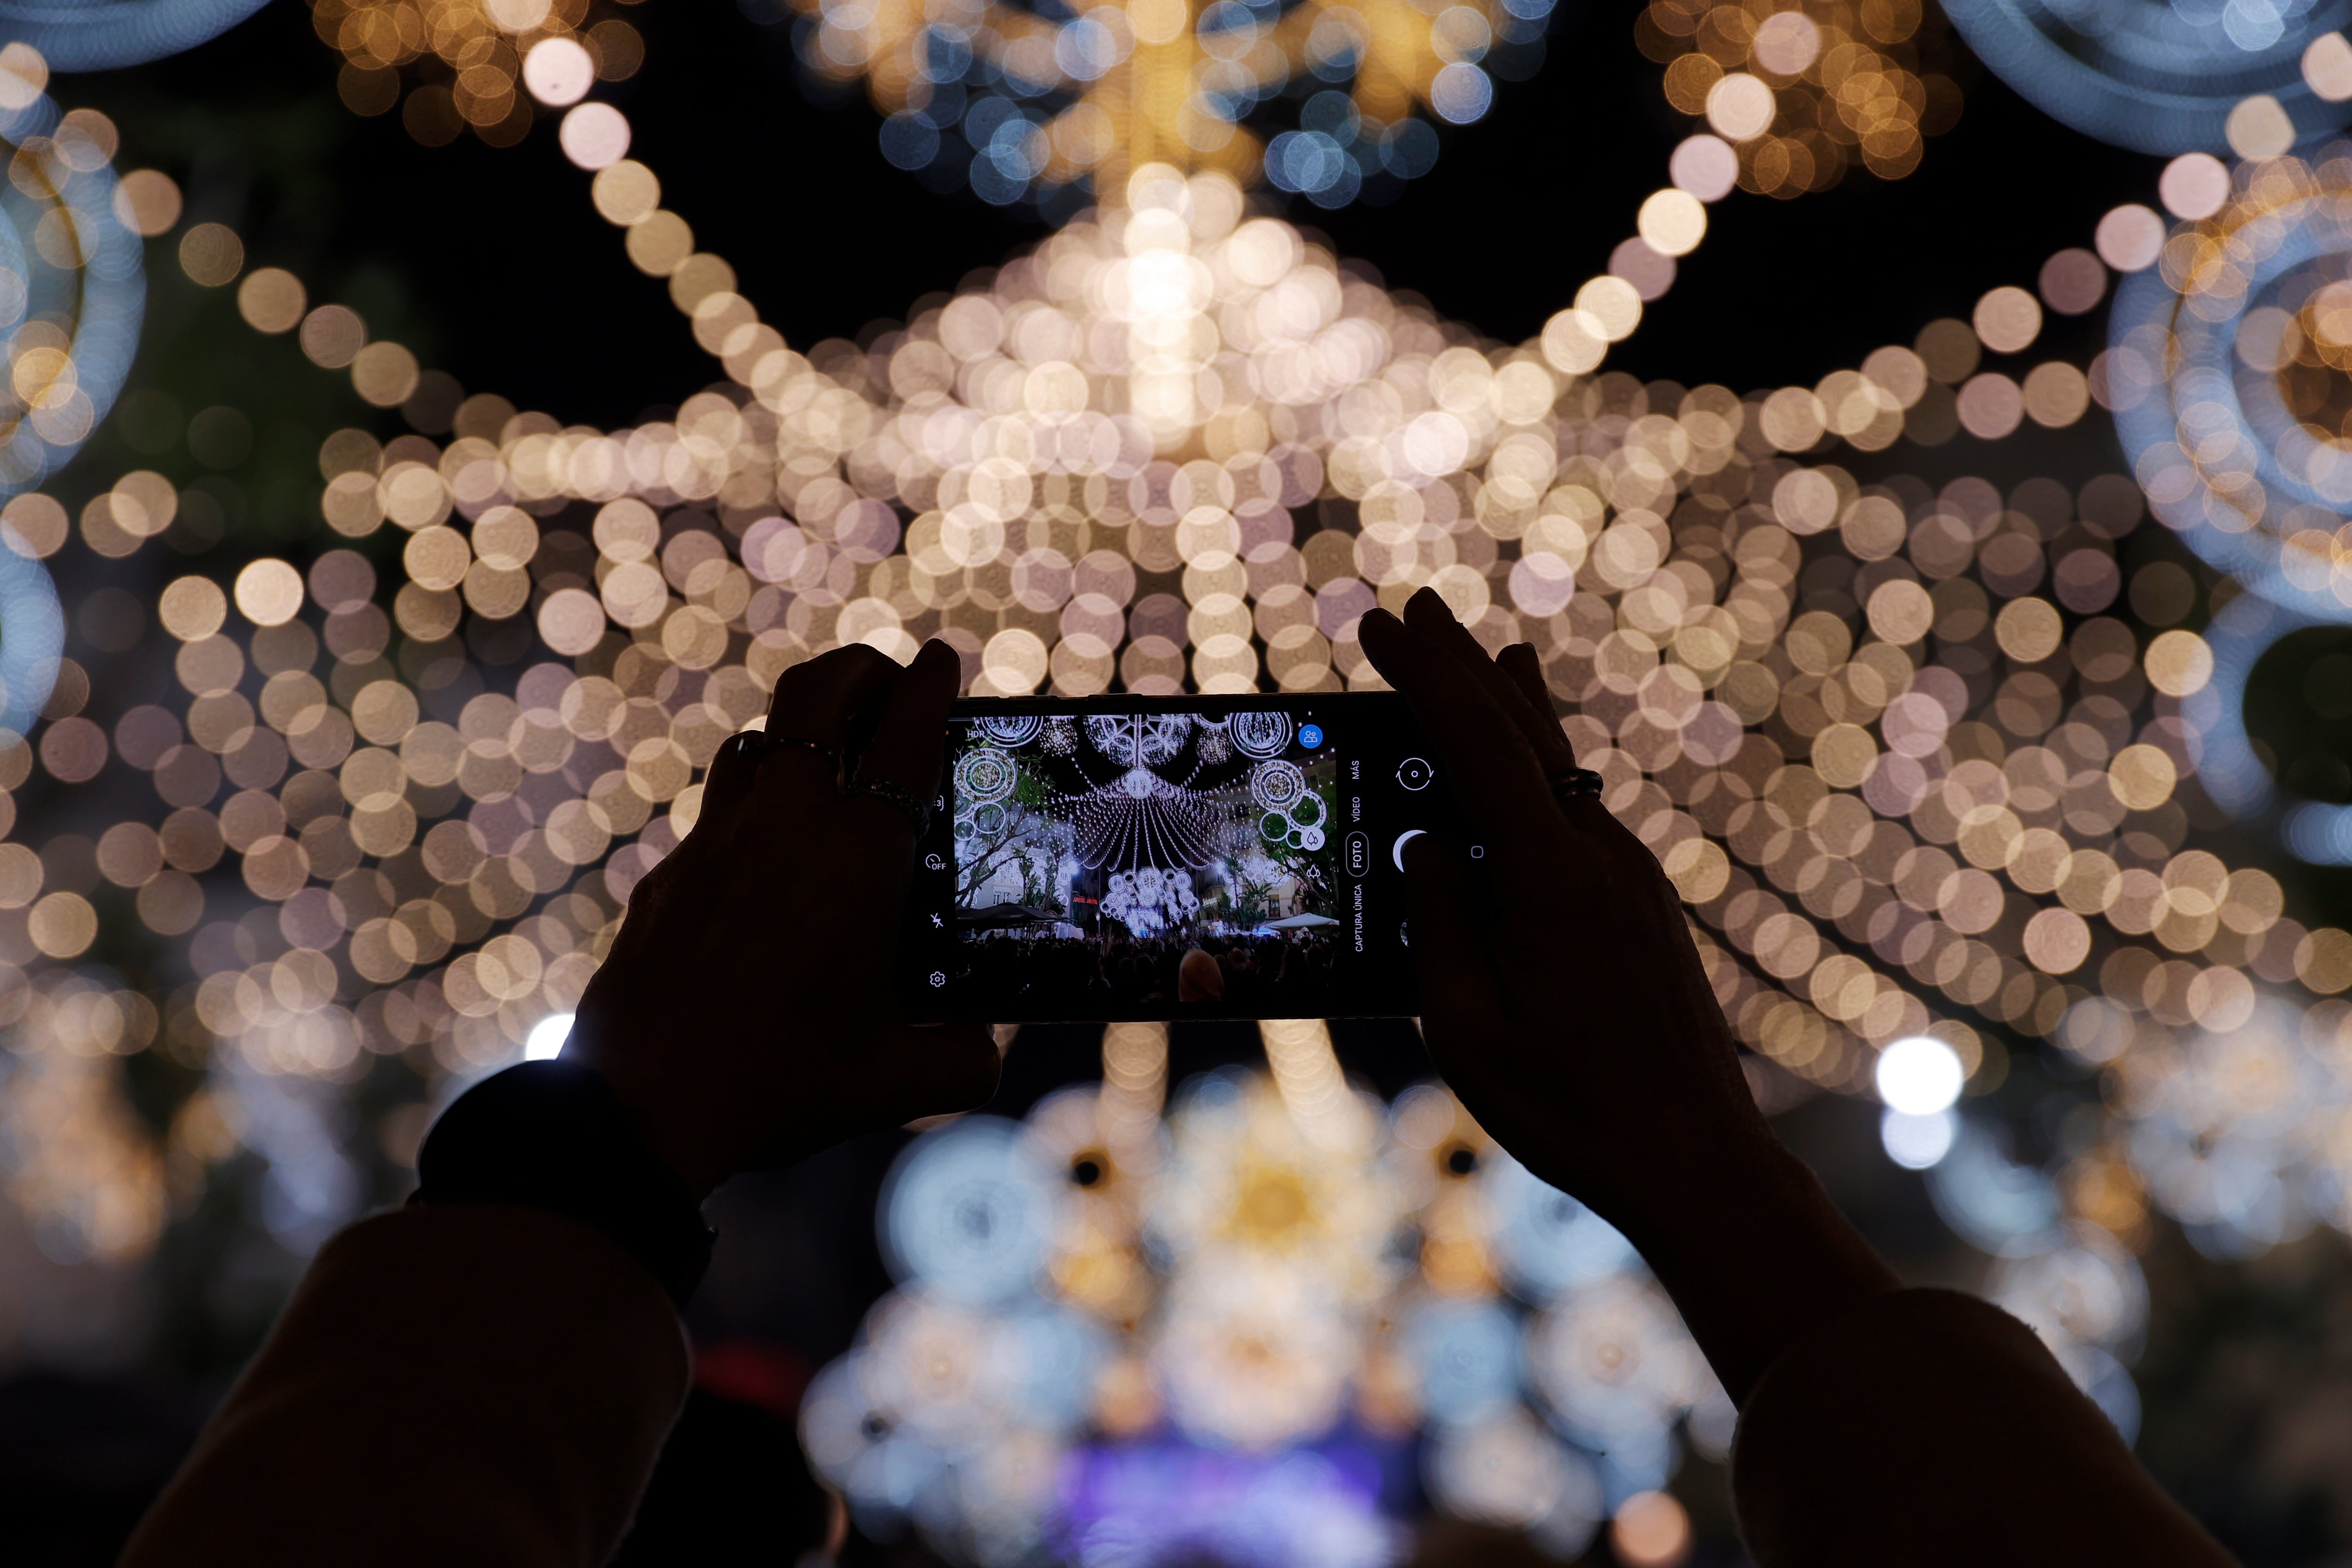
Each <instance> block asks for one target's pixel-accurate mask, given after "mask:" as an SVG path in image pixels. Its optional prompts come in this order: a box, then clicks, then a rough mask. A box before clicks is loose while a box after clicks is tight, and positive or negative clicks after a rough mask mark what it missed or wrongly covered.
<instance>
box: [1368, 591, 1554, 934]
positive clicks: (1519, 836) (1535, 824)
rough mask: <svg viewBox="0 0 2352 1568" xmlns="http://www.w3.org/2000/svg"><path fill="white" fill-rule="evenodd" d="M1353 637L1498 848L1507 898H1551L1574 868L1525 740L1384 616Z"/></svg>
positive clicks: (1454, 671) (1453, 669)
mask: <svg viewBox="0 0 2352 1568" xmlns="http://www.w3.org/2000/svg"><path fill="white" fill-rule="evenodd" d="M1358 636H1359V637H1360V638H1361V639H1362V644H1363V648H1364V652H1365V654H1366V656H1367V657H1369V658H1370V659H1371V661H1372V664H1373V667H1374V668H1377V669H1379V671H1380V672H1381V675H1382V676H1383V677H1384V678H1386V679H1387V680H1388V682H1389V684H1390V685H1391V686H1393V687H1395V688H1396V689H1397V690H1399V691H1401V692H1402V693H1403V694H1404V697H1405V700H1407V701H1408V702H1410V703H1411V704H1412V711H1413V716H1414V717H1415V718H1416V719H1418V720H1419V721H1420V722H1421V726H1422V728H1423V730H1424V731H1427V732H1428V735H1429V738H1430V741H1431V742H1432V743H1433V744H1434V745H1435V746H1436V747H1437V750H1438V752H1439V754H1440V755H1441V756H1443V757H1444V759H1445V761H1446V763H1447V766H1448V767H1449V768H1450V769H1451V770H1452V773H1453V778H1452V787H1453V789H1454V794H1455V795H1456V796H1457V797H1458V798H1459V799H1460V800H1461V802H1462V804H1463V805H1464V806H1465V808H1467V810H1468V811H1469V813H1470V815H1471V816H1472V817H1473V818H1475V820H1476V822H1477V824H1478V826H1479V828H1480V831H1481V834H1482V836H1483V837H1485V839H1486V842H1487V843H1488V844H1489V845H1491V846H1493V847H1495V848H1496V852H1497V853H1496V856H1495V863H1496V876H1497V877H1498V878H1500V879H1503V880H1505V881H1506V882H1507V883H1508V884H1509V885H1510V887H1511V889H1512V891H1513V892H1514V893H1516V894H1520V895H1524V896H1528V897H1533V898H1538V899H1549V898H1550V897H1552V896H1554V893H1547V892H1546V891H1545V888H1546V886H1547V884H1549V886H1550V887H1551V888H1552V889H1554V892H1555V893H1556V890H1557V889H1558V887H1559V886H1560V885H1561V884H1560V882H1559V879H1562V878H1565V877H1568V876H1569V875H1570V874H1571V873H1572V871H1573V868H1572V867H1571V866H1570V865H1569V864H1568V863H1567V855H1566V850H1567V848H1568V846H1569V836H1568V834H1567V832H1566V831H1565V829H1566V824H1565V823H1564V822H1563V821H1562V819H1561V817H1560V814H1559V811H1558V810H1556V809H1555V808H1554V806H1553V803H1552V795H1551V788H1550V786H1549V784H1546V783H1545V782H1544V775H1543V768H1542V765H1541V764H1540V763H1538V761H1537V758H1536V753H1535V750H1534V748H1533V747H1532V746H1531V745H1530V744H1529V743H1528V738H1527V736H1526V734H1525V733H1524V732H1523V731H1521V730H1520V728H1519V727H1518V725H1517V724H1516V723H1514V722H1512V721H1511V720H1510V719H1509V717H1508V716H1507V715H1506V714H1505V713H1503V712H1502V711H1501V710H1499V709H1498V708H1496V705H1495V702H1494V700H1493V699H1492V698H1491V697H1489V696H1488V695H1487V693H1486V691H1485V690H1484V689H1482V688H1481V687H1480V686H1479V684H1478V683H1477V682H1476V681H1475V680H1474V679H1471V677H1470V675H1469V673H1468V672H1467V671H1466V670H1465V669H1463V668H1462V667H1461V665H1460V664H1459V662H1458V661H1456V660H1454V659H1453V658H1448V657H1447V656H1445V655H1444V654H1443V653H1440V652H1438V651H1437V650H1436V649H1435V648H1433V647H1431V646H1430V644H1429V640H1428V639H1427V638H1426V637H1423V636H1422V635H1421V634H1420V633H1418V632H1416V631H1414V630H1412V628H1410V627H1408V626H1405V625H1404V623H1403V622H1402V621H1400V620H1398V619H1397V618H1396V617H1395V616H1391V615H1390V614H1389V613H1388V612H1386V611H1385V610H1379V609H1374V610H1369V611H1367V612H1365V614H1364V617H1363V619H1362V621H1361V622H1360V625H1359V631H1358Z"/></svg>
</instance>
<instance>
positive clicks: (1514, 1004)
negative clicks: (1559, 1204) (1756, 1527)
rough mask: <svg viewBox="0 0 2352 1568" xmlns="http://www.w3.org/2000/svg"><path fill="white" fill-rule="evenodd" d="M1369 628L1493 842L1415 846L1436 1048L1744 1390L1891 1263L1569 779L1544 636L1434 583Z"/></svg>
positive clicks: (1669, 889) (1661, 876)
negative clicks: (1857, 1224) (1804, 1146)
mask: <svg viewBox="0 0 2352 1568" xmlns="http://www.w3.org/2000/svg"><path fill="white" fill-rule="evenodd" d="M1360 636H1361V637H1362V639H1363V647H1364V651H1365V653H1366V654H1368V655H1369V656H1370V658H1371V660H1372V663H1373V664H1374V666H1375V667H1376V668H1378V669H1379V670H1380V672H1381V675H1382V676H1383V677H1384V678H1386V679H1387V680H1388V682H1389V684H1390V685H1391V686H1393V687H1394V688H1395V689H1397V690H1398V691H1400V692H1402V694H1403V695H1404V696H1405V698H1406V699H1407V700H1409V701H1410V702H1411V703H1412V710H1413V713H1414V715H1415V717H1416V718H1417V719H1418V720H1419V721H1420V722H1421V724H1422V726H1423V729H1424V730H1426V731H1428V733H1429V736H1430V739H1431V742H1433V744H1434V745H1435V746H1436V748H1437V750H1438V752H1439V754H1440V756H1441V757H1442V758H1443V759H1444V762H1445V763H1446V764H1447V767H1448V770H1449V774H1450V777H1451V780H1452V783H1453V787H1454V793H1455V795H1457V796H1458V797H1459V798H1460V799H1461V801H1462V803H1463V805H1464V806H1465V809H1466V810H1467V811H1468V812H1469V814H1470V816H1471V818H1472V820H1473V821H1474V822H1475V824H1476V825H1477V831H1478V834H1479V837H1480V839H1481V841H1482V842H1483V843H1484V844H1485V846H1486V858H1485V859H1484V861H1483V862H1481V863H1480V866H1479V867H1477V868H1474V866H1473V864H1472V862H1471V861H1470V860H1469V859H1468V858H1466V857H1465V854H1464V851H1463V848H1462V847H1461V846H1459V845H1453V844H1445V843H1442V842H1435V841H1433V836H1432V835H1423V836H1421V837H1417V838H1415V839H1414V840H1413V841H1412V845H1411V846H1409V847H1407V850H1406V869H1407V871H1408V872H1409V874H1410V876H1411V879H1412V952H1413V957H1414V962H1415V965H1416V968H1417V971H1418V976H1419V981H1420V989H1421V1001H1422V1027H1423V1034H1424V1036H1425V1037H1426V1038H1427V1040H1428V1043H1429V1049H1430V1054H1431V1056H1432V1057H1433V1058H1434V1059H1435V1061H1436V1063H1437V1066H1438V1068H1439V1070H1440V1071H1442V1072H1443V1073H1444V1075H1445V1080H1446V1082H1447V1083H1448V1084H1449V1085H1451V1086H1452V1088H1453V1089H1454V1092H1455V1093H1456V1094H1458V1095H1459V1096H1461V1099H1462V1102H1463V1104H1464V1105H1465V1106H1466V1107H1467V1108H1468V1109H1469V1110H1470V1113H1471V1114H1472V1115H1473V1116H1475V1117H1476V1118H1477V1119H1478V1121H1479V1122H1480V1124H1481V1125H1483V1126H1484V1127H1485V1128H1486V1131H1488V1132H1490V1133H1492V1134H1493V1135H1494V1137H1495V1139H1496V1142H1500V1143H1501V1144H1502V1145H1503V1147H1504V1148H1506V1149H1507V1150H1508V1151H1510V1152H1511V1153H1512V1154H1513V1155H1514V1156H1515V1157H1516V1158H1517V1159H1518V1160H1519V1161H1520V1163H1523V1164H1525V1165H1526V1166H1527V1167H1528V1169H1529V1170H1530V1171H1532V1172H1533V1173H1535V1174H1537V1175H1538V1176H1540V1177H1541V1178H1543V1179H1544V1180H1545V1181H1547V1182H1549V1183H1550V1184H1553V1185H1554V1186H1557V1187H1559V1188H1560V1189H1562V1190H1563V1191H1566V1192H1568V1193H1570V1194H1573V1195H1574V1196H1576V1197H1578V1198H1580V1199H1581V1200H1583V1201H1584V1202H1585V1203H1586V1204H1588V1205H1591V1207H1592V1208H1593V1209H1594V1210H1595V1211H1596V1212H1597V1213H1599V1214H1600V1215H1601V1216H1602V1217H1603V1218H1605V1219H1607V1220H1609V1221H1610V1222H1611V1223H1612V1224H1613V1225H1615V1226H1618V1227H1619V1228H1620V1229H1621V1230H1623V1231H1624V1232H1625V1233H1626V1235H1627V1237H1629V1238H1630V1239H1632V1240H1633V1243H1634V1245H1635V1246H1637V1247H1640V1248H1641V1249H1642V1251H1643V1255H1644V1256H1645V1257H1646V1258H1648V1259H1649V1260H1650V1263H1651V1266H1652V1268H1654V1270H1655V1271H1656V1272H1657V1274H1658V1276H1659V1278H1660V1279H1661V1281H1662V1282H1663V1283H1664V1284H1665V1286H1666V1288H1667V1289H1668V1290H1669V1291H1671V1292H1673V1293H1674V1294H1675V1300H1676V1302H1677V1304H1678V1305H1679V1306H1681V1308H1682V1310H1683V1314H1684V1316H1685V1319H1686V1320H1688V1321H1690V1324H1691V1327H1692V1330H1693V1331H1694V1332H1695V1333H1696V1334H1697V1335H1698V1337H1699V1341H1700V1343H1701V1345H1702V1346H1703V1347H1704V1348H1705V1349H1706V1352H1707V1353H1708V1356H1709V1358H1710V1359H1711V1360H1712V1361H1714V1362H1715V1364H1716V1371H1717V1375H1718V1376H1720V1377H1721V1378H1722V1379H1723V1381H1724V1384H1725V1386H1726V1387H1727V1389H1729V1390H1730V1392H1731V1393H1732V1394H1733V1396H1734V1397H1735V1398H1738V1397H1739V1396H1741V1395H1742V1394H1744V1392H1745V1389H1746V1387H1747V1385H1748V1384H1749V1383H1750V1382H1752V1381H1753V1377H1754V1375H1755V1373H1758V1372H1759V1371H1760V1370H1761V1366H1762V1363H1763V1360H1764V1359H1768V1358H1769V1354H1770V1353H1771V1352H1772V1351H1773V1350H1774V1349H1776V1348H1777V1347H1778V1345H1779V1344H1780V1342H1784V1341H1785V1339H1786V1337H1787V1336H1788V1334H1789V1333H1790V1332H1793V1331H1795V1330H1796V1328H1798V1327H1801V1326H1802V1325H1801V1321H1792V1322H1783V1321H1779V1316H1780V1314H1782V1313H1786V1312H1793V1313H1796V1314H1798V1315H1799V1317H1800V1318H1801V1317H1802V1315H1803V1314H1804V1313H1806V1312H1810V1311H1812V1310H1818V1309H1819V1308H1820V1307H1821V1306H1822V1300H1819V1299H1818V1293H1819V1292H1820V1291H1822V1290H1826V1291H1828V1292H1830V1293H1831V1294H1832V1295H1838V1294H1846V1293H1851V1292H1852V1291H1853V1290H1857V1289H1859V1290H1870V1289H1889V1288H1891V1287H1892V1285H1893V1283H1894V1280H1893V1277H1892V1276H1891V1275H1889V1274H1888V1273H1887V1272H1886V1270H1885V1266H1884V1265H1883V1264H1881V1263H1879V1262H1878V1260H1877V1259H1876V1258H1875V1257H1874V1256H1873V1255H1872V1254H1871V1253H1870V1250H1869V1248H1868V1247H1866V1246H1865V1245H1864V1243H1863V1241H1862V1239H1861V1237H1859V1236H1857V1235H1855V1234H1854V1233H1853V1230H1852V1228H1851V1227H1850V1226H1846V1224H1845V1222H1844V1221H1843V1219H1842V1218H1840V1217H1839V1216H1838V1215H1836V1212H1835V1211H1834V1210H1833V1209H1832V1208H1831V1207H1830V1205H1828V1202H1827V1200H1826V1198H1825V1197H1823V1196H1822V1194H1821V1192H1820V1189H1819V1187H1818V1185H1817V1184H1814V1183H1813V1181H1812V1178H1811V1173H1809V1172H1806V1171H1805V1170H1804V1168H1803V1167H1802V1166H1801V1165H1800V1164H1799V1163H1797V1162H1796V1161H1795V1160H1794V1159H1793V1158H1791V1157H1790V1156H1789V1155H1788V1153H1787V1152H1785V1151H1784V1150H1782V1149H1781V1148H1780V1143H1779V1142H1778V1141H1777V1140H1776V1139H1775V1138H1774V1137H1773V1135H1772V1132H1771V1131H1770V1129H1769V1127H1768V1126H1767V1125H1766V1124H1765V1121H1764V1119H1763V1117H1762V1116H1761V1115H1760V1114H1759V1112H1758V1111H1757V1110H1756V1106H1755V1102H1754V1100H1753V1099H1752V1098H1751V1097H1750V1096H1749V1094H1748V1087H1747V1082H1746V1080H1745V1079H1744V1078H1743V1077H1742V1076H1741V1073H1740V1070H1739V1063H1738V1051H1737V1048H1736V1047H1735V1046H1734V1045H1733V1043H1732V1038H1731V1033H1730V1029H1729V1027H1728V1026H1727V1023H1726V1021H1725V1018H1724V1016H1723V1010H1722V1008H1721V1007H1720V1006H1719V1005H1717V1002H1716V999H1715V994H1714V990H1713V988H1712V987H1711V986H1710V985H1709V984H1707V980H1706V973H1705V971H1704V970H1703V969H1702V967H1701V965H1700V962H1699V957H1698V951H1697V948H1696V945H1695V944H1694V943H1693V942H1692V941H1691V935H1690V930H1689V927H1688V925H1687V924H1686V923H1685V918H1684V915H1683V911H1682V901H1681V900H1680V898H1679V897H1678V896H1677V895H1676V894H1675V889H1674V887H1673V884H1671V883H1670V882H1668V881H1667V879H1666V877H1665V873H1664V870H1663V869H1661V868H1660V867H1659V865H1658V862H1657V858H1656V857H1654V855H1652V854H1651V853H1650V850H1649V848H1648V847H1647V846H1645V845H1644V844H1643V843H1642V841H1641V840H1640V839H1639V838H1637V837H1634V836H1633V833H1632V832H1631V831H1630V830H1629V829H1627V828H1626V827H1625V826H1624V825H1622V823H1620V822H1618V821H1617V819H1616V818H1615V817H1613V816H1611V815H1610V813H1609V810H1608V808H1607V807H1606V806H1604V805H1601V801H1600V800H1599V798H1598V797H1597V796H1593V795H1583V796H1579V797H1571V798H1568V799H1560V798H1558V797H1556V796H1555V795H1554V793H1553V790H1552V787H1551V783H1550V780H1551V779H1552V778H1553V777H1556V776H1557V775H1559V773H1563V772H1565V771H1566V770H1568V769H1570V768H1573V767H1575V766H1576V758H1575V756H1574V754H1573V753H1572V752H1571V751H1570V747H1569V744H1568V741H1567V737H1566V736H1565V735H1564V734H1562V732H1561V731H1560V727H1559V721H1558V720H1557V719H1556V718H1555V717H1554V716H1553V710H1552V705H1551V698H1550V695H1549V691H1548V690H1547V689H1546V688H1545V685H1544V679H1543V671H1542V668H1541V665H1540V664H1539V663H1538V659H1537V658H1536V653H1535V649H1534V648H1532V647H1528V646H1527V645H1526V644H1519V645H1517V646H1515V647H1509V648H1506V649H1505V650H1504V651H1503V654H1502V656H1501V658H1498V659H1490V658H1487V657H1486V650H1485V649H1484V648H1482V647H1479V645H1478V643H1477V642H1476V641H1475V639H1474V638H1473V637H1471V636H1470V634H1469V633H1468V632H1466V631H1465V630H1464V629H1463V628H1462V626H1460V625H1459V624H1458V623H1456V622H1455V621H1454V616H1453V614H1452V612H1451V611H1449V610H1448V609H1447V608H1446V606H1445V603H1444V600H1443V599H1441V598H1439V597H1438V595H1436V594H1434V593H1432V592H1430V591H1428V590H1426V589H1424V590H1423V591H1422V592H1421V593H1419V594H1416V595H1413V597H1412V601H1411V602H1410V603H1409V604H1407V605H1406V606H1405V615H1404V618H1403V619H1402V621H1400V620H1398V619H1397V618H1396V617H1395V616H1390V615H1388V614H1386V613H1385V612H1382V611H1378V610H1375V611H1372V612H1371V613H1370V614H1368V615H1366V616H1364V619H1363V624H1362V629H1361V633H1360ZM1759 1249H1760V1255H1759ZM1727 1266H1729V1272H1728V1274H1727V1272H1726V1270H1727ZM1792 1266H1793V1267H1794V1268H1795V1269H1796V1273H1795V1275H1794V1276H1793V1277H1792V1276H1790V1274H1789V1273H1788V1272H1787V1270H1788V1269H1789V1268H1790V1267H1792ZM1743 1275H1744V1276H1746V1278H1742V1276H1743ZM1772 1291H1777V1292H1778V1295H1779V1298H1780V1300H1778V1301H1777V1303H1772V1302H1765V1301H1762V1300H1759V1292H1772ZM1791 1292H1793V1293H1794V1296H1793V1298H1792V1296H1791Z"/></svg>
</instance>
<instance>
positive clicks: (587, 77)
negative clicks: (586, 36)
mask: <svg viewBox="0 0 2352 1568" xmlns="http://www.w3.org/2000/svg"><path fill="white" fill-rule="evenodd" d="M522 84H523V86H525V87H527V88H529V89H530V95H531V97H533V98H535V99H537V100H539V101H540V102H541V103H544V104H547V105H549V106H550V107H551V108H556V109H561V108H562V107H563V106H564V105H565V104H568V103H577V102H579V101H580V100H582V99H583V98H585V97H587V96H588V89H590V88H592V87H593V86H595V85H596V62H595V61H594V60H593V59H591V58H589V57H588V51H587V50H586V49H584V48H582V47H580V45H579V43H578V42H577V41H576V40H574V39H572V38H541V40H540V41H539V42H538V43H537V44H535V45H533V46H532V47H531V51H530V53H529V54H527V55H525V56H524V57H523V58H522Z"/></svg>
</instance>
